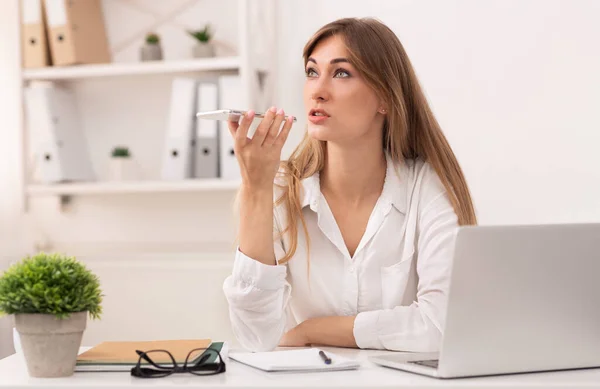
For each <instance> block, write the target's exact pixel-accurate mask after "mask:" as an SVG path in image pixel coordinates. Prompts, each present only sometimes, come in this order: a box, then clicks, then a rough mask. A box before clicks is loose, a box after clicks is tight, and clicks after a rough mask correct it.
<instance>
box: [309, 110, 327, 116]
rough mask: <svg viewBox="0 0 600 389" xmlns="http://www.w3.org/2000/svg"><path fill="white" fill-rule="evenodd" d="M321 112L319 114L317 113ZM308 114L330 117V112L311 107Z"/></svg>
mask: <svg viewBox="0 0 600 389" xmlns="http://www.w3.org/2000/svg"><path fill="white" fill-rule="evenodd" d="M317 114H319V115H317ZM308 116H310V117H329V114H328V113H327V111H325V110H324V109H311V110H310V111H309V112H308Z"/></svg>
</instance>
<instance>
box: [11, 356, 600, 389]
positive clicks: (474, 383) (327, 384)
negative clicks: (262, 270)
mask: <svg viewBox="0 0 600 389" xmlns="http://www.w3.org/2000/svg"><path fill="white" fill-rule="evenodd" d="M324 349H325V350H330V351H331V352H334V353H337V354H340V355H344V356H347V357H350V358H354V359H356V360H358V361H360V363H361V368H360V369H358V370H352V371H339V372H320V373H266V372H262V371H260V370H257V369H254V368H251V367H248V366H245V365H242V364H239V363H237V362H235V361H232V360H229V361H228V363H227V372H226V373H224V374H219V375H216V376H209V377H197V376H192V375H191V374H176V375H172V376H169V377H165V378H157V379H143V378H135V377H132V376H130V374H129V373H128V372H127V373H75V374H74V375H73V376H71V377H67V378H50V379H41V378H31V377H29V375H28V374H27V368H26V366H25V360H24V359H23V356H22V355H21V354H14V355H11V356H10V357H8V358H5V359H3V360H0V388H2V389H4V388H31V387H34V388H44V389H48V388H56V389H59V388H60V389H64V388H75V387H76V388H111V389H119V388H123V389H130V388H140V389H143V388H184V387H185V388H195V387H202V388H214V389H223V388H228V389H230V388H240V389H241V388H310V389H320V388H323V389H332V388H373V389H377V388H419V389H423V388H494V389H501V388H511V389H515V388H533V387H535V388H565V389H566V388H569V389H570V388H582V387H585V388H599V389H600V369H586V370H571V371H559V372H549V373H528V374H513V375H504V376H494V377H476V378H464V379H451V380H440V379H435V378H430V377H425V376H421V375H417V374H413V373H407V372H402V371H399V370H394V369H388V368H384V367H380V366H377V365H374V364H372V363H371V362H369V361H368V360H367V357H368V356H370V355H375V354H382V352H381V351H374V350H354V349H338V348H331V347H324ZM383 353H385V352H383Z"/></svg>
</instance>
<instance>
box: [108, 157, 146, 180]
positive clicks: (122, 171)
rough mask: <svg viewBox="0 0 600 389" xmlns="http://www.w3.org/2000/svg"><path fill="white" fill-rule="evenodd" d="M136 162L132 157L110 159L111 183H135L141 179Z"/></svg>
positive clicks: (109, 177)
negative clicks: (134, 181)
mask: <svg viewBox="0 0 600 389" xmlns="http://www.w3.org/2000/svg"><path fill="white" fill-rule="evenodd" d="M136 168H137V167H136V165H135V161H134V160H133V159H132V158H131V157H112V158H111V159H110V166H109V175H108V179H109V180H110V181H133V180H137V179H139V177H138V175H137V170H136Z"/></svg>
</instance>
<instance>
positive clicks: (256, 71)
mask: <svg viewBox="0 0 600 389" xmlns="http://www.w3.org/2000/svg"><path fill="white" fill-rule="evenodd" d="M12 1H16V2H19V1H20V0H12ZM124 1H125V0H124ZM275 6H276V1H274V0H266V1H265V0H237V9H238V11H237V12H238V14H237V20H236V19H234V20H233V21H232V22H233V23H236V24H237V29H238V36H237V42H236V43H237V52H236V53H235V54H234V55H233V56H227V57H212V58H202V59H181V60H167V59H165V60H161V61H151V62H112V63H107V64H86V65H75V66H61V67H47V68H39V69H23V71H22V85H23V88H25V87H26V86H27V84H28V83H30V82H37V81H42V82H57V83H61V84H63V85H67V86H68V85H69V83H70V82H75V81H76V82H77V83H79V84H81V83H85V82H86V80H103V79H106V80H107V81H108V80H109V79H110V81H111V82H115V80H117V81H116V82H119V81H118V79H119V77H123V79H124V80H131V78H132V77H135V78H136V79H137V77H138V76H140V77H142V76H144V77H153V76H164V75H176V74H178V73H186V74H194V75H198V76H202V75H203V74H212V75H214V74H219V73H222V74H225V73H228V74H231V72H235V73H237V74H239V75H240V78H241V80H242V88H243V91H242V94H243V96H242V99H241V101H244V102H245V103H244V105H246V106H248V107H256V108H258V109H261V108H262V105H263V104H262V102H263V101H269V100H270V96H271V94H272V93H273V90H274V85H273V79H274V76H275V75H274V70H275V69H274V68H275V58H276V56H275V53H274V51H273V49H274V47H275V46H276V45H275V30H276V20H275V15H276V10H275ZM16 17H18V16H16ZM165 23H169V20H166V19H165V18H163V19H161V20H160V22H158V21H157V22H156V23H155V24H154V25H153V29H155V28H157V27H159V26H160V25H161V24H165ZM257 35H258V36H261V42H259V43H257V42H253V41H252V39H251V37H253V36H257ZM251 42H253V43H251ZM265 53H266V54H265ZM149 80H150V79H149ZM26 131H28V129H27V128H26V123H24V128H23V133H24V134H26ZM26 139H27V137H26V136H23V150H24V155H30V151H29V147H28V146H29V145H28V144H27V141H26ZM26 160H28V159H27V158H26ZM25 170H26V171H27V170H28V169H25ZM24 181H25V187H24V190H23V193H24V194H25V196H26V199H25V204H28V203H29V201H28V200H29V198H32V197H42V196H58V197H60V200H61V203H69V202H70V201H72V200H73V198H74V197H77V196H91V195H93V196H104V195H121V194H152V193H169V192H171V193H176V192H214V191H235V190H236V189H237V188H238V186H239V182H235V181H233V182H232V181H223V180H221V179H218V178H217V179H188V180H184V181H179V182H168V181H167V182H164V181H153V180H151V181H137V182H127V181H120V182H113V181H106V182H105V181H94V182H81V183H57V184H38V183H33V182H29V181H30V179H29V177H27V178H26V179H25V180H24Z"/></svg>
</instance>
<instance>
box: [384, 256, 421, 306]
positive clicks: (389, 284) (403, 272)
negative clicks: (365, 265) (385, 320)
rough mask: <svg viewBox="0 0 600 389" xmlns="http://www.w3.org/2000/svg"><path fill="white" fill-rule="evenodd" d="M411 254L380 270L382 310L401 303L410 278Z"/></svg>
mask: <svg viewBox="0 0 600 389" xmlns="http://www.w3.org/2000/svg"><path fill="white" fill-rule="evenodd" d="M412 259H413V253H412V252H411V253H410V254H409V255H406V256H404V257H403V258H402V260H401V261H400V262H398V263H395V264H393V265H392V266H386V267H382V268H381V305H382V308H383V309H391V308H394V307H396V306H398V305H400V303H401V302H402V298H403V297H404V292H405V290H406V286H407V284H408V278H409V277H410V268H411V264H412Z"/></svg>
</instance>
